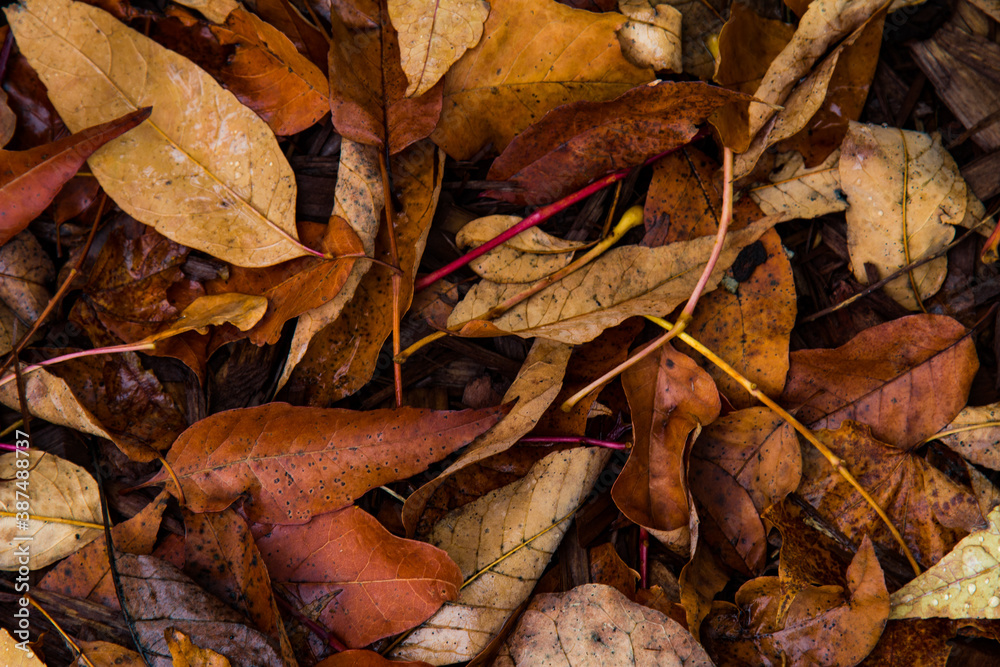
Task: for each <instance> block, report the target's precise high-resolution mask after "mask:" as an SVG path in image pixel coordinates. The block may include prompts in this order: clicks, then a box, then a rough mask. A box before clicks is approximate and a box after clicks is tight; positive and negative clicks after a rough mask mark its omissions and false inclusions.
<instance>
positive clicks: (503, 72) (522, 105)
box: [431, 0, 653, 160]
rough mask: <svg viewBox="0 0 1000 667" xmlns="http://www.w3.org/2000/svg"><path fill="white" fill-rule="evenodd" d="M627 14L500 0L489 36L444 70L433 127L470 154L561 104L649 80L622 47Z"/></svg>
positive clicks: (498, 145) (452, 147) (539, 0)
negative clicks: (441, 103) (441, 102)
mask: <svg viewBox="0 0 1000 667" xmlns="http://www.w3.org/2000/svg"><path fill="white" fill-rule="evenodd" d="M624 23H625V17H624V16H622V15H621V14H617V13H615V12H605V13H603V14H595V13H592V12H587V11H583V10H580V9H571V8H569V7H567V6H566V5H562V4H559V3H558V2H556V1H555V0H494V1H493V2H492V6H491V9H490V16H489V19H487V21H486V25H485V26H484V30H485V35H486V36H485V37H484V39H483V40H482V41H481V42H480V43H479V45H478V46H476V47H475V48H474V49H470V50H469V51H467V52H466V54H465V55H464V56H462V57H461V58H460V59H459V61H458V62H456V63H455V64H454V65H453V66H452V68H451V69H450V70H448V74H447V75H446V76H445V77H444V106H443V107H442V109H441V120H440V122H439V123H438V126H437V130H435V131H434V134H432V135H431V138H432V139H433V140H434V143H436V144H437V145H438V146H440V147H441V148H443V149H444V151H445V152H446V153H448V155H450V156H452V157H453V158H456V159H459V160H467V159H469V158H471V157H472V156H473V155H475V154H476V153H477V152H478V151H479V149H480V148H481V147H482V146H483V145H485V144H486V143H488V142H492V144H493V148H494V149H495V150H498V151H502V150H503V149H504V148H506V147H507V144H509V143H510V141H511V139H513V138H514V135H516V134H518V133H519V132H521V131H522V130H524V129H525V128H527V127H528V126H529V125H531V124H532V123H534V122H536V121H537V120H538V119H540V118H541V117H542V115H543V114H545V112H547V111H549V110H550V109H553V108H555V107H557V106H559V105H561V104H566V103H568V102H578V101H581V100H588V101H592V102H598V101H600V102H603V101H605V100H610V99H613V98H615V97H618V96H619V95H621V94H622V93H624V92H625V91H627V90H628V89H630V88H632V87H633V86H635V85H637V84H640V83H645V82H647V81H650V80H651V79H652V78H653V72H652V70H649V69H642V68H639V67H635V66H634V65H632V64H631V63H629V62H628V61H627V60H625V57H624V56H623V55H622V50H621V46H620V45H619V43H618V37H617V35H616V34H615V33H616V31H617V30H618V28H620V27H621V26H622V25H623V24H624Z"/></svg>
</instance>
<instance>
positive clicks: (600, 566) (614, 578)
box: [589, 542, 639, 600]
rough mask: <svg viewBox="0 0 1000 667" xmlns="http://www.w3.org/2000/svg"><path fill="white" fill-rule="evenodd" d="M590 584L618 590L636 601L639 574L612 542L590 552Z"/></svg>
mask: <svg viewBox="0 0 1000 667" xmlns="http://www.w3.org/2000/svg"><path fill="white" fill-rule="evenodd" d="M589 555H590V583H592V584H603V585H605V586H611V587H612V588H614V589H617V590H618V592H619V593H621V594H622V595H624V596H625V597H627V598H628V599H630V600H633V599H635V585H636V583H637V582H638V581H639V573H638V572H636V571H635V570H633V569H632V568H630V567H629V566H628V565H626V564H625V561H623V560H622V557H621V556H619V555H618V552H617V551H615V546H614V545H613V544H611V543H610V542H608V543H605V544H602V545H601V546H599V547H594V548H593V549H591V550H590V554H589Z"/></svg>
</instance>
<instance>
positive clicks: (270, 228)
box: [4, 0, 306, 267]
mask: <svg viewBox="0 0 1000 667" xmlns="http://www.w3.org/2000/svg"><path fill="white" fill-rule="evenodd" d="M4 11H5V12H6V14H7V18H8V20H9V21H10V24H11V27H12V29H13V30H14V34H15V37H16V38H17V44H18V48H19V49H20V50H21V53H23V54H24V55H25V57H26V58H27V59H28V62H29V63H30V64H31V66H32V67H33V68H34V69H35V71H36V72H38V75H39V77H40V78H41V79H42V81H43V82H44V83H45V86H46V88H47V89H48V91H49V98H50V99H51V101H52V104H53V106H55V108H56V110H57V111H58V112H59V115H60V117H61V118H62V119H63V121H64V122H65V123H66V125H67V127H69V128H70V129H71V130H73V131H79V130H81V129H83V128H85V127H89V126H91V125H96V124H99V123H103V122H106V121H109V120H112V119H114V118H117V117H119V116H121V115H123V114H124V113H127V112H130V111H134V110H136V109H139V108H141V107H144V106H151V107H153V112H152V115H151V116H150V118H149V119H148V120H146V121H145V122H143V123H142V124H141V125H139V126H138V127H136V128H135V129H133V130H131V131H130V132H128V133H127V134H125V135H123V136H121V137H119V138H118V139H115V140H114V141H111V142H109V143H108V144H106V145H105V146H104V147H103V148H101V149H100V150H98V151H97V152H96V153H94V155H92V156H91V157H90V159H89V160H88V163H89V165H90V168H91V170H92V171H93V173H94V175H95V176H96V177H97V179H98V180H99V181H100V183H101V186H102V187H103V188H104V190H105V191H106V192H107V193H108V195H109V196H111V197H112V199H114V200H115V203H117V204H118V205H119V206H121V207H122V209H123V210H125V211H126V212H127V213H128V214H129V215H131V216H132V217H134V218H136V219H137V220H140V221H141V222H143V223H145V224H147V225H151V226H153V227H155V228H156V230H157V231H159V232H160V233H161V234H163V235H164V236H167V237H169V238H170V239H172V240H174V241H177V242H178V243H181V244H183V245H186V246H190V247H192V248H197V249H199V250H203V251H205V252H207V253H209V254H211V255H213V256H215V257H218V258H219V259H222V260H225V261H227V262H231V263H233V264H237V265H239V266H251V267H252V266H269V265H271V264H277V263H279V262H283V261H285V260H289V259H292V258H294V257H298V256H301V255H304V254H306V253H305V251H304V250H302V248H301V246H300V245H299V244H298V242H297V236H296V229H295V195H296V188H295V178H294V175H293V174H292V170H291V167H290V166H289V165H288V162H287V161H286V160H285V157H284V155H283V154H282V153H281V149H280V147H279V146H278V142H277V140H276V139H275V137H274V134H272V132H271V130H270V129H269V128H268V127H267V125H266V124H265V123H264V121H262V120H261V119H260V118H259V117H258V116H257V115H256V114H255V113H253V112H252V111H251V110H250V109H248V108H247V107H245V106H243V105H242V104H240V103H239V102H238V101H237V100H236V98H235V97H234V96H233V95H232V94H231V93H229V92H227V91H225V90H224V89H223V88H222V87H221V86H220V85H219V84H218V83H216V81H215V80H214V79H212V77H210V76H209V75H208V74H207V73H206V72H205V71H203V70H202V69H200V68H199V67H197V66H196V65H194V64H193V63H192V62H191V61H189V60H187V59H186V58H183V57H182V56H179V55H178V54H176V53H174V52H173V51H169V50H167V49H165V48H163V47H161V46H159V45H158V44H156V43H155V42H153V41H152V40H150V39H149V38H147V37H145V36H143V35H142V34H140V33H138V32H136V31H134V30H132V29H131V28H128V27H126V26H125V25H123V24H121V23H120V22H119V21H117V20H116V19H115V18H113V17H112V16H111V15H110V14H108V13H107V12H104V11H103V10H100V9H98V8H96V7H92V6H90V5H86V4H84V3H81V2H71V1H70V0H26V2H25V3H24V4H23V5H18V6H14V7H8V8H7V9H6V10H4ZM140 63H141V65H142V66H138V65H139V64H140ZM80 100H87V103H86V104H81V103H80Z"/></svg>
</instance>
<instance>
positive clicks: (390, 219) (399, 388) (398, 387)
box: [378, 148, 403, 408]
mask: <svg viewBox="0 0 1000 667" xmlns="http://www.w3.org/2000/svg"><path fill="white" fill-rule="evenodd" d="M388 152H389V149H388V148H386V149H385V150H380V151H379V152H378V166H379V171H381V172H382V192H383V198H384V199H385V209H384V210H385V224H386V233H387V234H388V236H389V262H390V263H391V264H392V265H393V266H394V267H396V273H393V274H392V356H393V357H395V356H396V355H397V354H399V349H400V342H399V341H400V330H399V320H400V318H401V317H402V313H401V312H399V311H400V307H399V293H400V290H401V288H402V272H401V271H400V270H399V249H398V248H397V245H396V215H395V212H394V211H393V208H392V188H391V183H392V182H391V181H390V180H389V158H388V157H387V156H388ZM392 377H393V385H394V387H395V393H396V407H397V408H399V407H402V406H403V367H402V365H401V364H400V363H399V362H398V361H396V360H395V359H393V362H392Z"/></svg>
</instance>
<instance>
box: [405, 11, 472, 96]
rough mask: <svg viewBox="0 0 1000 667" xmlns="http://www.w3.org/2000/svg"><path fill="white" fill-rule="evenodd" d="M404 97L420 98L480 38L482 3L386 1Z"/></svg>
mask: <svg viewBox="0 0 1000 667" xmlns="http://www.w3.org/2000/svg"><path fill="white" fill-rule="evenodd" d="M388 6H389V17H390V18H391V19H392V25H393V27H394V28H396V30H397V31H398V32H399V54H400V62H401V64H402V66H403V72H405V73H406V79H407V81H408V82H409V85H408V86H407V87H406V96H407V97H416V96H418V95H423V94H424V93H426V92H427V91H428V90H430V89H431V88H433V87H434V84H435V83H437V82H438V81H439V80H440V79H441V77H442V76H444V74H445V72H447V71H448V68H449V67H451V66H452V65H453V64H454V63H455V61H456V60H458V59H459V58H461V57H462V54H464V53H465V52H466V51H467V50H468V49H471V48H472V47H474V46H475V45H476V44H478V43H479V40H480V39H481V38H482V36H483V22H484V21H486V17H487V16H489V14H490V5H489V3H488V2H484V0H389V2H388Z"/></svg>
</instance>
